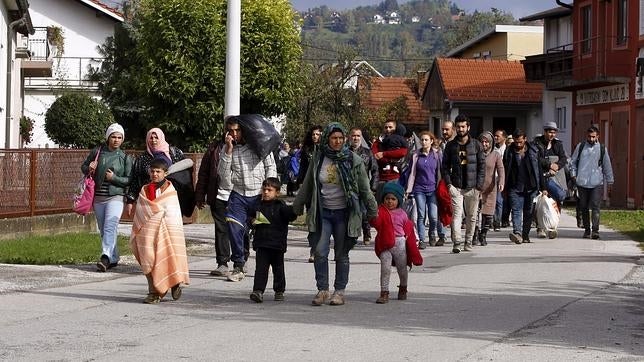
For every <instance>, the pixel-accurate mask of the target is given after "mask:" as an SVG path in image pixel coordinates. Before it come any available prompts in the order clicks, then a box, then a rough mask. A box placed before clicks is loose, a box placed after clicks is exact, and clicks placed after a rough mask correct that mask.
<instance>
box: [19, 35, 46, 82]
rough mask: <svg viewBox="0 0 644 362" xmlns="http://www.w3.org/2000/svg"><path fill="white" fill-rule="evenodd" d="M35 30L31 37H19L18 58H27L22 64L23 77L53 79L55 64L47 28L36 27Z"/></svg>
mask: <svg viewBox="0 0 644 362" xmlns="http://www.w3.org/2000/svg"><path fill="white" fill-rule="evenodd" d="M34 30H35V33H34V34H33V35H31V36H29V37H26V36H24V35H21V34H19V35H18V47H17V48H16V57H24V58H25V59H23V61H22V62H21V63H20V68H21V70H22V76H23V77H51V76H52V66H53V62H52V60H51V54H50V48H49V42H47V28H44V27H36V28H34ZM19 54H20V55H19ZM23 55H24V56H23Z"/></svg>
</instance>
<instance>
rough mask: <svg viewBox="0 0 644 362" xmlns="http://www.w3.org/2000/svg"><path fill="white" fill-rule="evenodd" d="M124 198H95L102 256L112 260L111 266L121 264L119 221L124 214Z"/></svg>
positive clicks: (95, 211) (95, 212) (95, 213)
mask: <svg viewBox="0 0 644 362" xmlns="http://www.w3.org/2000/svg"><path fill="white" fill-rule="evenodd" d="M123 201H124V199H123V196H112V197H96V198H94V215H96V222H97V224H98V231H99V232H100V233H101V249H102V252H101V255H106V256H107V257H108V258H109V259H110V264H114V263H118V262H119V249H118V245H117V243H116V237H117V236H118V227H119V221H120V220H121V214H122V213H123V205H124V202H123Z"/></svg>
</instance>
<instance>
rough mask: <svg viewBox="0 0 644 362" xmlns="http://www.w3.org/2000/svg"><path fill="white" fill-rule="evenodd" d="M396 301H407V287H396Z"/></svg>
mask: <svg viewBox="0 0 644 362" xmlns="http://www.w3.org/2000/svg"><path fill="white" fill-rule="evenodd" d="M398 300H407V286H406V285H405V286H402V285H401V286H399V287H398Z"/></svg>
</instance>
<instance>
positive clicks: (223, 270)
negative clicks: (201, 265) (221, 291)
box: [210, 264, 230, 277]
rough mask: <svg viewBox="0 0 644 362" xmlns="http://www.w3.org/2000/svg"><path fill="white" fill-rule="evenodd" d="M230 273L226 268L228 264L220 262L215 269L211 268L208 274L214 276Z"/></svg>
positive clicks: (223, 275)
mask: <svg viewBox="0 0 644 362" xmlns="http://www.w3.org/2000/svg"><path fill="white" fill-rule="evenodd" d="M228 273H230V270H228V265H226V264H220V265H219V266H217V269H215V270H213V271H211V272H210V275H212V276H214V277H225V276H226V275H228Z"/></svg>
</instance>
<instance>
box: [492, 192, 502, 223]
mask: <svg viewBox="0 0 644 362" xmlns="http://www.w3.org/2000/svg"><path fill="white" fill-rule="evenodd" d="M502 216H503V192H497V193H496V207H495V208H494V222H496V223H498V224H499V225H501V219H502Z"/></svg>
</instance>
